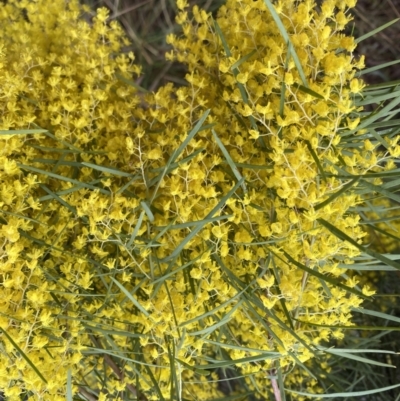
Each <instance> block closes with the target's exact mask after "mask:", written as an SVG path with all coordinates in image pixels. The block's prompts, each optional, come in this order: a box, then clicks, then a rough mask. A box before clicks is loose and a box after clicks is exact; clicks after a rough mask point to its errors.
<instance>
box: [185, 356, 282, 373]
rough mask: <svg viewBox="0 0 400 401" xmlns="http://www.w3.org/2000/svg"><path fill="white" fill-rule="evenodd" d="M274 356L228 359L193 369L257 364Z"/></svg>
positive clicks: (196, 366)
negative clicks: (248, 363)
mask: <svg viewBox="0 0 400 401" xmlns="http://www.w3.org/2000/svg"><path fill="white" fill-rule="evenodd" d="M274 358H276V355H271V354H270V353H265V354H260V355H255V356H249V357H247V358H240V359H230V360H227V361H221V362H215V363H211V364H209V365H194V366H193V367H194V368H196V369H217V368H226V367H230V366H232V365H236V364H238V363H247V362H258V361H266V360H268V359H274Z"/></svg>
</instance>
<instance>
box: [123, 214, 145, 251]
mask: <svg viewBox="0 0 400 401" xmlns="http://www.w3.org/2000/svg"><path fill="white" fill-rule="evenodd" d="M145 213H146V212H145V211H144V210H142V212H141V213H140V216H139V219H138V221H137V223H136V226H135V228H134V230H133V232H132V235H131V238H130V240H129V242H128V244H127V246H126V247H127V248H128V249H130V248H131V246H132V244H133V241H134V240H135V238H136V236H137V234H138V232H139V229H140V227H141V226H142V222H143V218H144V215H145Z"/></svg>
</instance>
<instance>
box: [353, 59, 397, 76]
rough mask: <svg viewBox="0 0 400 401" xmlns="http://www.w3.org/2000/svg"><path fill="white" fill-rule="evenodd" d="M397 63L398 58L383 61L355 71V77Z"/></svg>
mask: <svg viewBox="0 0 400 401" xmlns="http://www.w3.org/2000/svg"><path fill="white" fill-rule="evenodd" d="M398 63H400V60H394V61H389V62H388V63H383V64H379V65H376V66H374V67H370V68H365V69H364V70H361V71H357V72H356V77H361V76H362V75H365V74H370V73H371V72H374V71H379V70H382V69H384V68H386V67H390V66H392V65H395V64H398Z"/></svg>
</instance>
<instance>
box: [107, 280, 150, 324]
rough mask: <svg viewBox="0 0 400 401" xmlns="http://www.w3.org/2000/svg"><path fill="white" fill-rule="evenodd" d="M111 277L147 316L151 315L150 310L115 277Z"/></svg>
mask: <svg viewBox="0 0 400 401" xmlns="http://www.w3.org/2000/svg"><path fill="white" fill-rule="evenodd" d="M110 279H111V280H112V281H113V282H114V283H115V284H116V285H117V286H118V287H119V289H120V290H121V291H122V292H123V293H124V294H125V295H126V296H127V298H128V299H129V300H130V301H131V302H132V303H133V304H134V305H135V306H136V308H138V309H139V310H140V312H142V313H143V314H144V315H145V316H146V317H150V314H149V312H147V310H146V309H144V308H143V306H142V305H140V303H139V301H138V300H137V299H136V298H135V297H134V296H133V295H132V294H131V293H130V292H129V291H128V290H127V289H126V288H125V287H124V286H123V285H122V284H121V283H120V282H119V281H117V280H116V279H115V278H114V277H110Z"/></svg>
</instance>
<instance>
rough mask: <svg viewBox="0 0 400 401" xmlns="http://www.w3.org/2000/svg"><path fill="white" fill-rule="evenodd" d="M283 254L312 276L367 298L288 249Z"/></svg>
mask: <svg viewBox="0 0 400 401" xmlns="http://www.w3.org/2000/svg"><path fill="white" fill-rule="evenodd" d="M282 252H283V254H284V255H285V256H286V258H287V259H288V260H289V261H290V262H292V263H293V264H294V265H296V266H297V267H299V268H300V269H302V270H304V271H306V272H307V273H309V274H311V275H312V276H315V277H318V278H320V279H321V280H324V281H327V282H328V283H330V284H333V285H335V286H337V287H339V288H342V289H343V290H345V291H347V292H351V293H352V294H355V295H357V296H359V297H361V298H366V296H365V295H364V294H363V293H361V292H360V291H357V290H355V289H354V288H350V287H348V286H346V285H344V284H342V283H341V282H340V281H339V280H337V279H334V278H333V277H330V276H328V275H326V274H322V273H320V272H319V271H317V270H313V269H311V268H309V267H308V266H305V265H303V264H302V263H300V262H298V261H297V260H295V259H293V258H292V257H291V256H290V255H289V254H288V253H287V252H286V251H284V250H282Z"/></svg>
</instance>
